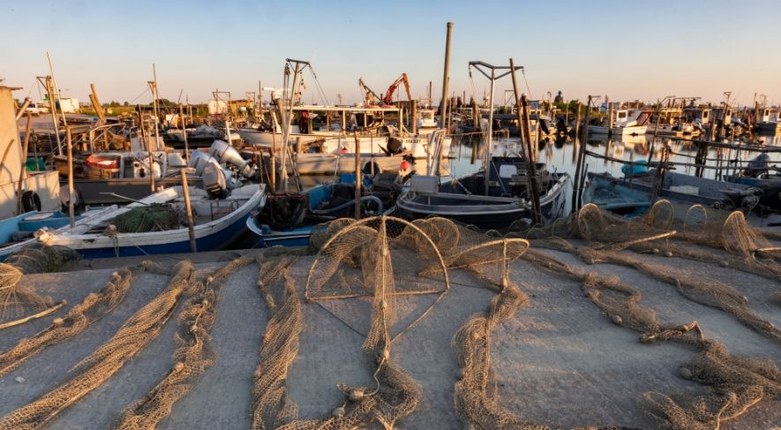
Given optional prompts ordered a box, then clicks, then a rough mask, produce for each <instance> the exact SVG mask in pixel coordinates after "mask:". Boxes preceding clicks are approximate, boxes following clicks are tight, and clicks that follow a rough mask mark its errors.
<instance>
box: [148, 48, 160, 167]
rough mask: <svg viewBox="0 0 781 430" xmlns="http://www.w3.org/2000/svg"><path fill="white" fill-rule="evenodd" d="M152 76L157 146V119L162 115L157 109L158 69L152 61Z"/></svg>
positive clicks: (157, 142)
mask: <svg viewBox="0 0 781 430" xmlns="http://www.w3.org/2000/svg"><path fill="white" fill-rule="evenodd" d="M152 78H153V79H154V81H152V97H154V99H153V100H152V109H153V110H154V112H155V147H156V148H157V147H158V144H159V142H160V133H159V131H158V129H157V121H158V119H159V118H160V116H159V113H158V111H157V99H158V97H159V95H158V94H157V69H156V68H155V65H154V63H152ZM149 167H150V168H151V167H152V166H149Z"/></svg>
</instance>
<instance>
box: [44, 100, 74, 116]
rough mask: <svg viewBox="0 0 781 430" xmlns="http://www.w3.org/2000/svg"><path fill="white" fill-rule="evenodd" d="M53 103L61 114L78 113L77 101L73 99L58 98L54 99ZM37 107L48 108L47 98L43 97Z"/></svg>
mask: <svg viewBox="0 0 781 430" xmlns="http://www.w3.org/2000/svg"><path fill="white" fill-rule="evenodd" d="M55 103H57V109H58V110H61V111H62V112H63V113H79V109H80V106H79V100H78V99H75V98H73V97H60V98H57V99H55ZM38 105H41V106H47V107H48V106H49V98H48V97H44V99H43V100H41V101H40V102H38Z"/></svg>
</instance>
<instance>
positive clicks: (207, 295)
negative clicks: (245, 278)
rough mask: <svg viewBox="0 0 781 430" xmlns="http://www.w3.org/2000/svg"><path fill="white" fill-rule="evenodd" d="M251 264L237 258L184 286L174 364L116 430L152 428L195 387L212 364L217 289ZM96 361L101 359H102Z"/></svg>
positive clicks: (122, 419) (124, 417)
mask: <svg viewBox="0 0 781 430" xmlns="http://www.w3.org/2000/svg"><path fill="white" fill-rule="evenodd" d="M252 261H254V259H253V258H251V257H246V256H242V257H238V258H236V259H234V260H232V261H231V262H230V263H228V264H226V265H224V266H223V267H221V268H219V269H217V270H216V271H214V272H213V273H212V274H210V275H208V276H206V277H205V278H204V279H198V280H196V281H195V282H193V283H191V284H190V285H189V286H188V287H187V291H186V292H185V294H186V295H187V296H189V297H188V299H187V301H186V303H185V306H184V308H183V309H182V311H181V312H180V314H179V317H178V319H179V330H178V332H177V334H176V344H177V345H178V346H177V348H176V350H175V351H174V356H173V360H174V365H173V367H172V368H171V369H170V370H169V372H168V373H167V374H166V375H165V377H163V379H162V380H161V381H160V382H159V383H158V384H157V386H155V387H154V388H153V389H152V391H150V392H149V393H148V394H147V395H146V397H145V398H144V399H142V400H140V401H138V402H136V403H134V404H132V405H131V406H129V407H128V408H127V409H125V411H124V412H123V413H122V417H121V418H120V421H119V424H118V425H117V426H116V428H117V429H149V428H155V427H156V426H157V425H158V424H159V423H160V422H161V421H162V420H163V419H165V417H167V416H168V415H169V414H170V413H171V409H172V408H173V405H174V404H175V403H176V402H177V401H179V400H180V399H181V398H183V397H184V396H185V395H187V393H189V392H190V391H191V390H192V389H193V387H195V385H196V384H197V382H198V377H199V376H201V375H202V374H203V373H204V372H205V371H206V370H207V369H208V368H209V367H211V366H212V364H214V360H215V357H214V351H213V350H212V347H211V343H212V341H211V337H210V335H209V333H210V332H211V329H212V327H213V326H214V321H215V320H216V317H217V304H218V302H219V299H220V290H221V288H222V285H223V283H224V281H225V280H226V279H227V278H228V277H229V276H230V275H231V274H232V273H234V272H235V271H236V270H238V269H239V268H241V267H244V266H246V265H248V264H250V263H251V262H252ZM161 304H162V303H161ZM169 304H170V301H166V302H165V311H167V312H172V311H173V307H169ZM161 311H162V310H161ZM142 318H143V317H142ZM161 319H165V318H161ZM106 346H111V344H110V343H109V344H106ZM93 355H94V354H93ZM96 358H97V359H98V360H105V357H96Z"/></svg>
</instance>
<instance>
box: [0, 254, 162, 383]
mask: <svg viewBox="0 0 781 430" xmlns="http://www.w3.org/2000/svg"><path fill="white" fill-rule="evenodd" d="M152 266H153V264H152V263H149V262H145V263H142V264H141V265H139V266H136V267H133V268H130V269H128V268H123V269H120V270H118V271H116V272H114V273H112V274H111V277H110V278H109V280H108V281H107V282H106V284H105V285H104V286H103V288H101V289H100V291H98V292H96V293H90V294H88V295H87V297H85V298H84V300H82V301H81V302H80V303H78V304H76V305H75V306H73V308H71V309H70V311H68V313H67V314H66V315H65V316H64V317H62V318H55V319H54V320H52V323H51V325H50V326H49V327H47V328H45V329H44V330H42V331H40V332H38V333H36V334H35V335H33V336H31V337H28V338H25V339H22V340H21V341H19V343H17V344H16V345H15V346H13V347H12V348H11V349H9V350H7V351H5V352H3V353H2V354H0V376H2V375H5V374H7V373H8V372H10V371H12V370H14V369H16V368H17V367H19V366H20V365H21V364H22V363H24V362H25V361H26V360H28V359H29V358H30V357H33V356H34V355H36V354H38V353H39V352H41V351H43V350H44V349H45V348H47V347H49V346H51V345H53V344H55V343H59V342H62V341H64V340H66V339H69V338H72V337H74V336H76V335H78V334H79V333H81V332H83V331H84V330H86V329H87V327H89V325H90V324H92V323H93V322H95V321H97V320H99V319H100V318H102V317H104V316H105V315H107V314H108V313H110V312H111V311H112V310H114V308H115V307H116V306H117V305H118V304H119V303H121V302H122V300H124V299H125V296H126V295H127V292H128V290H129V289H130V286H131V285H132V283H133V281H134V280H135V278H136V277H138V276H139V275H140V274H141V273H142V272H143V271H144V270H146V269H147V268H150V267H152ZM61 303H62V304H63V305H64V302H61Z"/></svg>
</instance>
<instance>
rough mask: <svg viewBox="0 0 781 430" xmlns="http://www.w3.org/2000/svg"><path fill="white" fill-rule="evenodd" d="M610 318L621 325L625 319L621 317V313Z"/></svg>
mask: <svg viewBox="0 0 781 430" xmlns="http://www.w3.org/2000/svg"><path fill="white" fill-rule="evenodd" d="M610 320H611V321H613V324H615V325H621V324H622V323H623V322H624V320H623V318H621V315H611V316H610Z"/></svg>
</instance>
